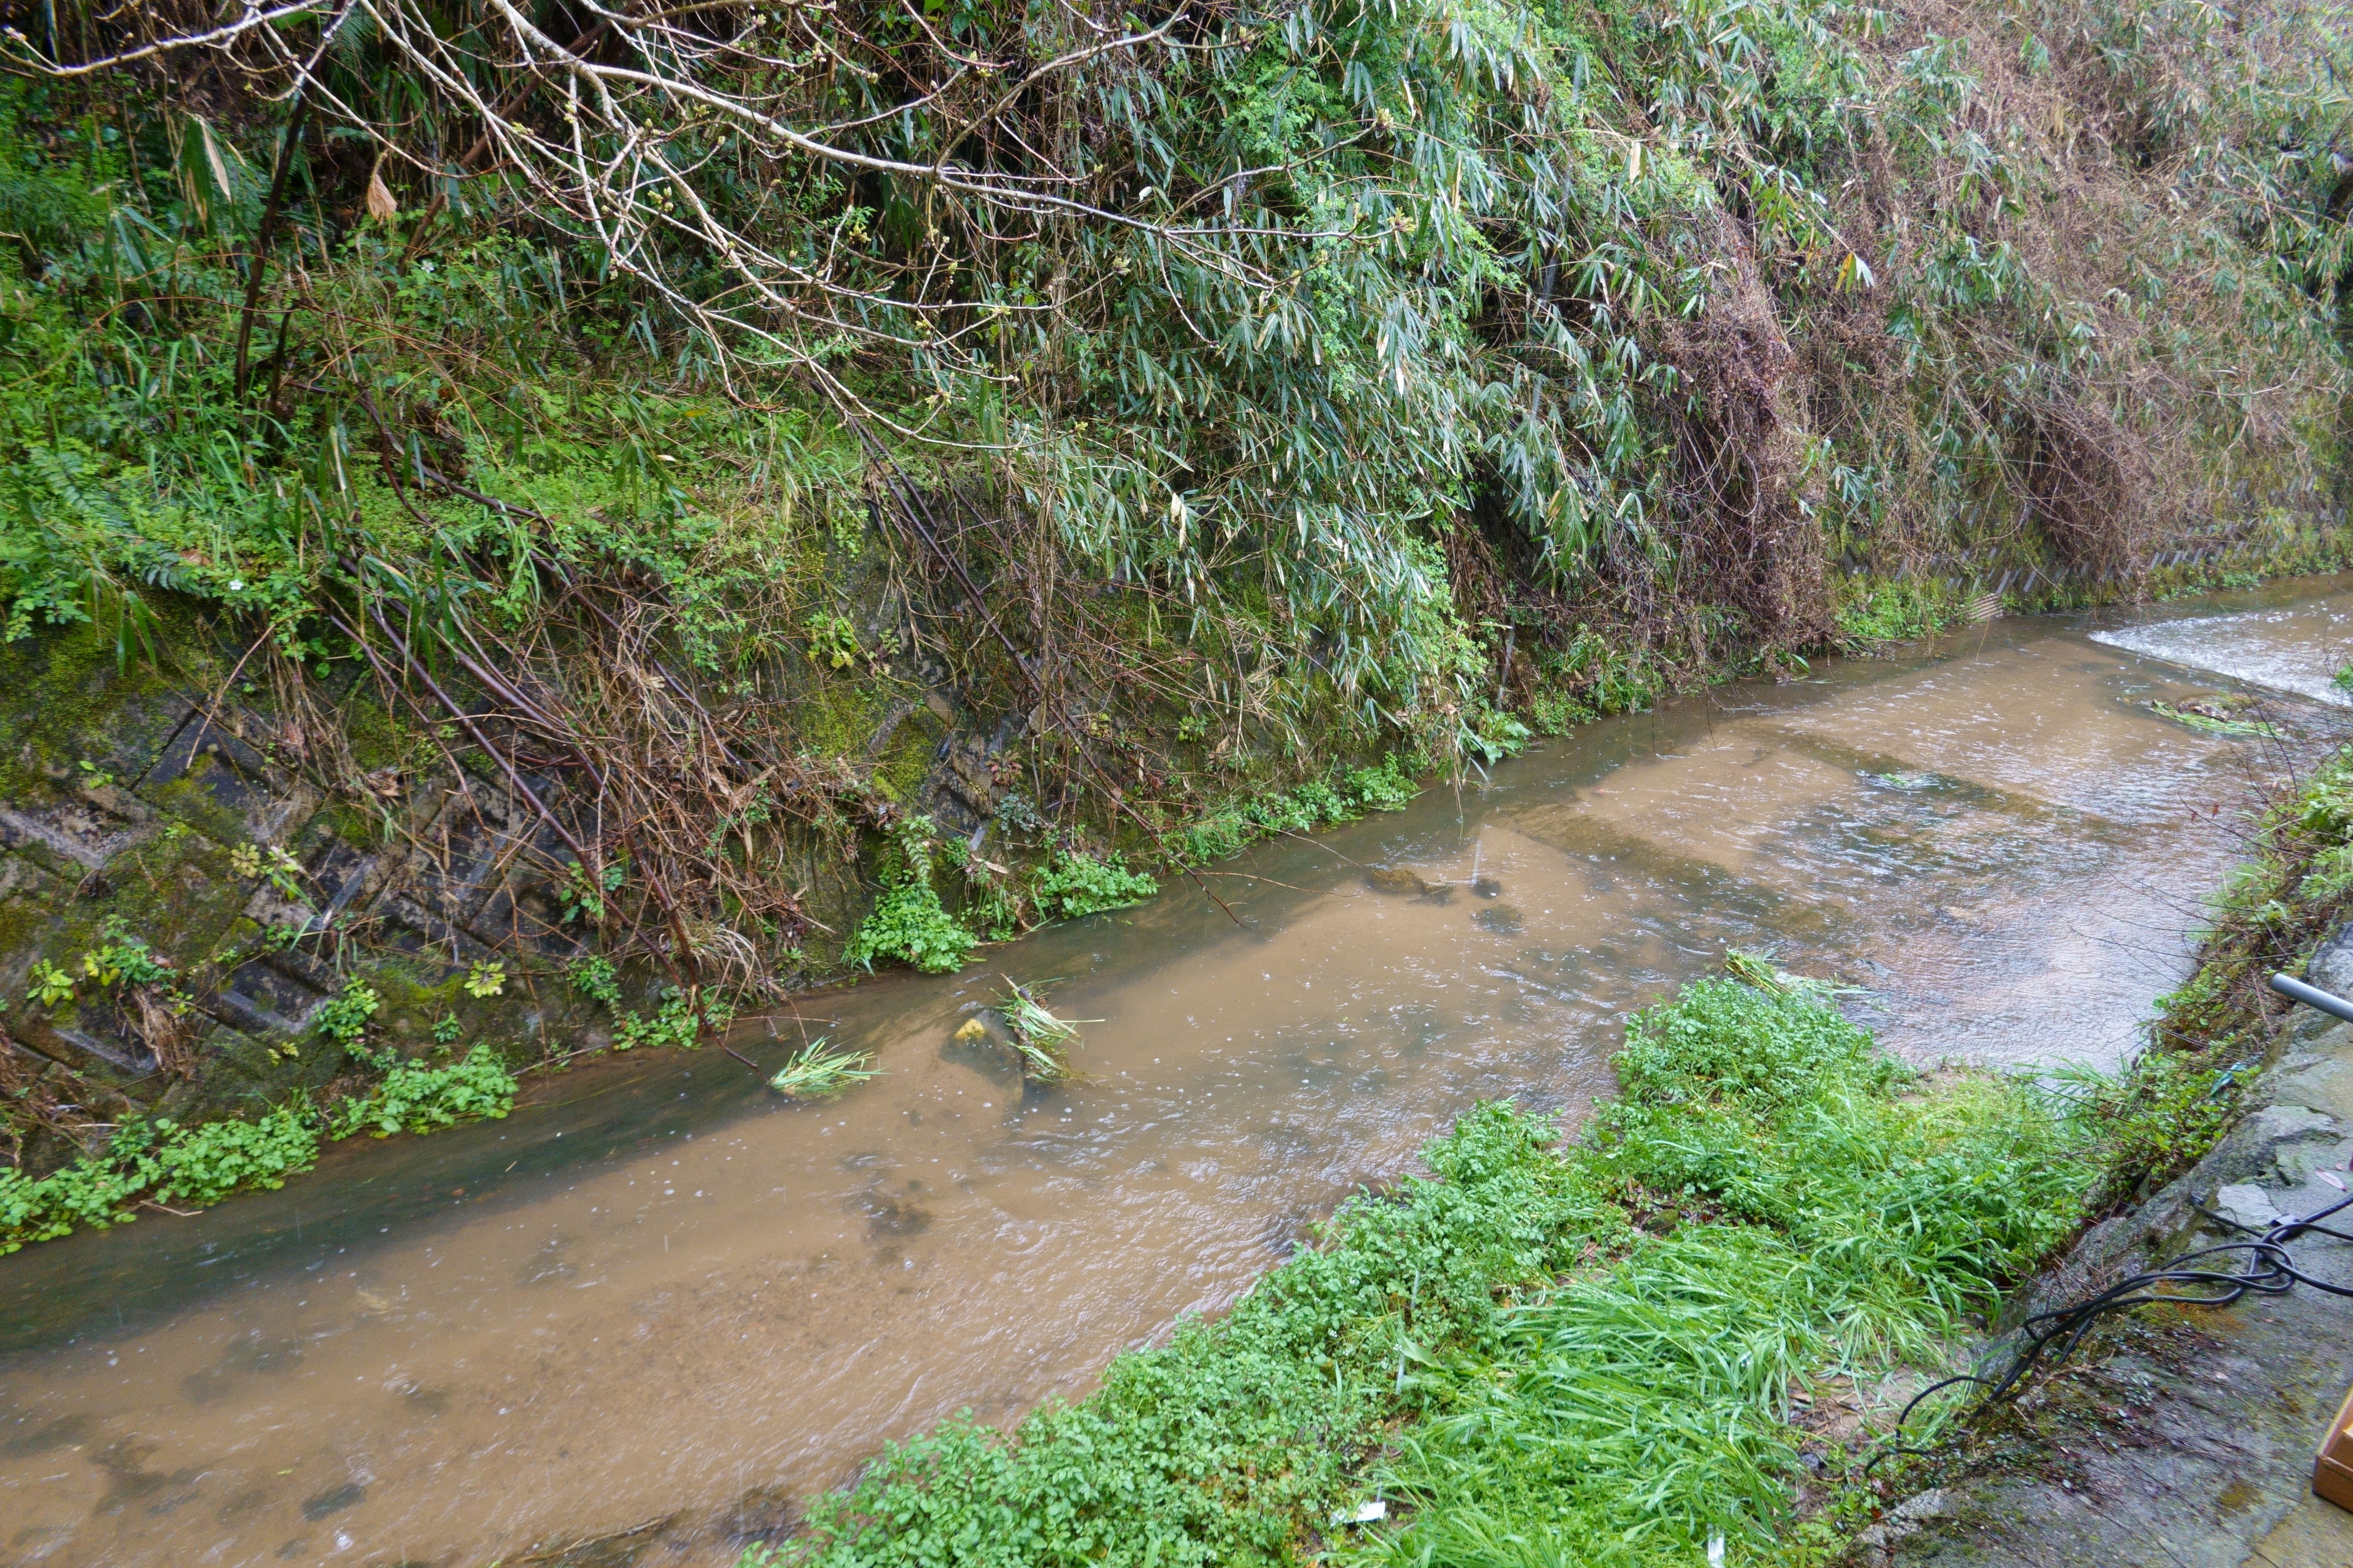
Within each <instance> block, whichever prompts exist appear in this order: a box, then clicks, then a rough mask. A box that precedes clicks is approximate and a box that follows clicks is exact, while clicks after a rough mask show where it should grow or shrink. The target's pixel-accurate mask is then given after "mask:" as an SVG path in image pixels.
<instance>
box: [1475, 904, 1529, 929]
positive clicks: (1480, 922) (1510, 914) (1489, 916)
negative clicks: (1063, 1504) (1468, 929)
mask: <svg viewBox="0 0 2353 1568" xmlns="http://www.w3.org/2000/svg"><path fill="white" fill-rule="evenodd" d="M1471 923H1472V925H1475V926H1477V927H1478V928H1479V929H1480V930H1481V931H1493V932H1494V933H1495V934H1496V935H1497V936H1517V935H1519V934H1520V927H1521V926H1522V925H1524V924H1525V923H1526V921H1525V917H1524V916H1522V915H1521V913H1520V911H1519V909H1518V906H1516V905H1514V904H1497V905H1496V906H1495V907H1494V908H1493V909H1490V910H1479V911H1478V912H1477V913H1475V914H1473V915H1472V917H1471Z"/></svg>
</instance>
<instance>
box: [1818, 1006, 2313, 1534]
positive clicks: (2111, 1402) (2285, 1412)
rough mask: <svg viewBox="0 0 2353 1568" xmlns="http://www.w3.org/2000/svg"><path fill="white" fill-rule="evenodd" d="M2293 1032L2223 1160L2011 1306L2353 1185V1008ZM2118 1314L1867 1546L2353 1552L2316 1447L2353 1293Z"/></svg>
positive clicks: (2034, 1304)
mask: <svg viewBox="0 0 2353 1568" xmlns="http://www.w3.org/2000/svg"><path fill="white" fill-rule="evenodd" d="M2348 967H2353V964H2348ZM2277 1049H2278V1054H2277V1056H2276V1058H2275V1059H2274V1062H2273V1064H2272V1065H2271V1066H2270V1067H2269V1068H2267V1069H2266V1070H2265V1071H2264V1073H2263V1076H2262V1077H2261V1078H2260V1079H2257V1080H2256V1082H2255V1084H2254V1085H2253V1087H2252V1088H2251V1089H2250V1090H2249V1092H2248V1097H2247V1103H2248V1106H2249V1108H2250V1109H2249V1110H2248V1111H2247V1113H2246V1114H2245V1115H2244V1116H2243V1117H2242V1118H2241V1120H2240V1121H2239V1122H2238V1124H2237V1125H2236V1126H2235V1127H2233V1128H2232V1130H2231V1131H2230V1132H2229V1134H2228V1135H2226V1136H2225V1137H2224V1138H2223V1139H2222V1141H2221V1142H2220V1143H2218V1144H2217V1145H2216V1146H2215V1148H2214V1149H2213V1150H2212V1151H2211V1152H2210V1153H2209V1154H2208V1155H2207V1156H2206V1158H2205V1159H2204V1160H2202V1161H2200V1163H2198V1165H2197V1167H2196V1168H2195V1169H2193V1170H2192V1171H2191V1172H2190V1173H2189V1174H2188V1175H2186V1176H2184V1177H2182V1178H2181V1179H2180V1180H2179V1181H2177V1182H2175V1183H2173V1184H2171V1185H2170V1186H2168V1187H2167V1188H2165V1189H2164V1190H2163V1191H2161V1192H2159V1193H2158V1194H2156V1195H2155V1196H2154V1197H2152V1198H2151V1199H2150V1200H2149V1201H2148V1202H2147V1203H2146V1204H2143V1205H2141V1206H2140V1207H2139V1208H2138V1209H2137V1210H2136V1211H2134V1212H2133V1213H2132V1214H2129V1215H2120V1216H2118V1217H2116V1218H2115V1219H2112V1220H2109V1221H2107V1222H2105V1224H2103V1225H2100V1226H2096V1227H2094V1229H2093V1230H2092V1231H2091V1232H2089V1233H2088V1234H2086V1235H2085V1236H2084V1238H2083V1240H2082V1241H2081V1242H2079V1243H2078V1244H2077V1246H2076V1247H2074V1248H2073V1251H2071V1252H2070V1254H2069V1255H2068V1257H2067V1258H2065V1259H2063V1261H2062V1262H2061V1263H2060V1264H2059V1265H2058V1266H2057V1267H2056V1268H2052V1270H2051V1271H2050V1272H2048V1273H2047V1274H2045V1275H2044V1276H2043V1277H2042V1279H2038V1280H2037V1281H2035V1282H2034V1284H2033V1285H2032V1286H2031V1288H2030V1289H2027V1290H2025V1291H2022V1292H2021V1293H2020V1300H2019V1301H2018V1302H2017V1303H2016V1304H2014V1305H2013V1308H2012V1310H2011V1311H2010V1313H2009V1314H2008V1315H2007V1316H2008V1318H2009V1320H2010V1321H2012V1322H2014V1321H2017V1320H2018V1319H2020V1318H2022V1317H2024V1316H2025V1315H2026V1314H2027V1313H2028V1312H2030V1311H2037V1310H2046V1309H2048V1308H2051V1307H2055V1306H2058V1305H2060V1304H2062V1303H2063V1302H2066V1301H2070V1300H2077V1299H2079V1298H2080V1297H2082V1296H2084V1295H2085V1294H2087V1293H2089V1292H2090V1291H2092V1290H2095V1289H2100V1288H2101V1287H2103V1286H2105V1285H2106V1284H2108V1283H2110V1282H2112V1281H2114V1280H2116V1279H2121V1278H2123V1277H2125V1276H2126V1275H2128V1274H2132V1273H2136V1272H2138V1271H2139V1270H2140V1269H2142V1268H2147V1267H2148V1266H2149V1265H2150V1264H2151V1263H2152V1262H2162V1261H2166V1260H2169V1259H2171V1258H2178V1257H2179V1256H2180V1255H2182V1254H2183V1253H2186V1252H2189V1251H2193V1250H2195V1249H2197V1248H2199V1247H2209V1246H2212V1245H2215V1244H2216V1243H2218V1242H2221V1241H2224V1240H2229V1239H2232V1238H2233V1234H2232V1229H2231V1226H2230V1224H2229V1222H2228V1220H2227V1219H2223V1218H2217V1217H2214V1216H2216V1215H2224V1214H2226V1213H2227V1212H2229V1211H2232V1210H2235V1211H2238V1213H2239V1215H2240V1216H2241V1217H2242V1220H2243V1221H2245V1222H2250V1223H2262V1222H2263V1219H2264V1216H2265V1215H2266V1214H2267V1213H2276V1214H2280V1215H2297V1214H2309V1213H2311V1212H2312V1211H2314V1210H2316V1209H2319V1208H2322V1207H2325V1206H2326V1205H2328V1204H2329V1203H2332V1202H2334V1201H2336V1200H2337V1199H2338V1198H2342V1197H2344V1196H2345V1195H2346V1191H2347V1189H2346V1188H2345V1187H2342V1186H2339V1185H2337V1184H2336V1182H2332V1181H2331V1180H2329V1179H2327V1176H2324V1175H2323V1174H2322V1173H2324V1172H2326V1173H2328V1174H2329V1175H2333V1176H2335V1177H2336V1178H2337V1180H2338V1181H2343V1182H2346V1183H2348V1184H2353V1170H2348V1161H2353V1025H2345V1024H2329V1023H2328V1022H2327V1020H2316V1019H2314V1018H2312V1017H2310V1016H2306V1017H2304V1018H2300V1019H2298V1020H2296V1021H2295V1023H2294V1024H2293V1025H2292V1026H2290V1027H2289V1028H2288V1029H2287V1030H2286V1031H2285V1032H2284V1035H2283V1036H2282V1037H2281V1039H2280V1042H2279V1045H2278V1047H2277ZM2348 1215H2353V1211H2348ZM2348 1229H2353V1226H2348ZM2294 1249H2295V1258H2296V1264H2297V1267H2298V1268H2301V1269H2303V1270H2304V1271H2305V1272H2306V1273H2309V1274H2311V1275H2313V1276H2315V1277H2316V1278H2318V1279H2326V1280H2329V1281H2331V1282H2333V1283H2342V1284H2346V1285H2348V1286H2353V1245H2348V1244H2347V1243H2344V1242H2339V1241H2335V1240H2332V1239H2330V1238H2328V1237H2314V1236H2307V1237H2302V1238H2300V1239H2299V1240H2298V1241H2296V1242H2295V1248H2294ZM2112 1321H2113V1322H2115V1323H2116V1329H2115V1331H2114V1332H2113V1333H2111V1334H2109V1335H2107V1336H2105V1339H2104V1341H2103V1342H2104V1343H2105V1346H2106V1347H2107V1348H2106V1349H2105V1352H2103V1353H2101V1354H2100V1355H2098V1356H2096V1357H2094V1356H2085V1357H2084V1358H2080V1359H2079V1361H2078V1363H2075V1364H2074V1365H2073V1366H2072V1367H2071V1368H2070V1369H2069V1370H2068V1371H2067V1372H2066V1373H2064V1374H2063V1375H2062V1376H2060V1377H2057V1378H2054V1379H2052V1380H2050V1381H2049V1382H2047V1383H2045V1384H2042V1386H2040V1387H2038V1388H2037V1389H2036V1390H2035V1391H2034V1392H2033V1393H2031V1394H2028V1395H2027V1396H2026V1397H2025V1398H2023V1399H2021V1401H2020V1403H2019V1405H2018V1406H2017V1408H2016V1409H2015V1411H2014V1412H2011V1413H2007V1414H2005V1415H2000V1416H1997V1417H1994V1418H1993V1419H1994V1422H1995V1424H1996V1426H1997V1427H1998V1428H2001V1430H1998V1431H1997V1433H1996V1436H1995V1437H1994V1440H1992V1441H1990V1442H1989V1443H1987V1444H1984V1445H1981V1446H1980V1447H1984V1448H1987V1449H1989V1450H1990V1451H1991V1452H1992V1453H1994V1454H1995V1455H1996V1456H1998V1457H1997V1458H1993V1459H1991V1460H1989V1461H1988V1462H1987V1463H1986V1465H1985V1467H1984V1468H1980V1469H1978V1470H1976V1471H1974V1472H1973V1473H1968V1474H1962V1475H1957V1476H1955V1477H1951V1478H1948V1479H1947V1484H1946V1485H1945V1486H1942V1487H1939V1488H1937V1489H1936V1491H1935V1492H1934V1493H1933V1494H1930V1493H1924V1494H1922V1496H1921V1498H1919V1499H1916V1500H1906V1501H1905V1502H1904V1503H1899V1504H1898V1505H1896V1506H1895V1507H1894V1508H1893V1509H1891V1510H1889V1515H1888V1519H1887V1520H1886V1521H1884V1522H1883V1524H1881V1525H1880V1526H1877V1527H1874V1529H1873V1531H1867V1532H1865V1534H1864V1535H1863V1536H1862V1537H1860V1538H1858V1539H1857V1541H1856V1542H1855V1544H1854V1549H1853V1551H1852V1552H1851V1553H1850V1557H1849V1561H1850V1562H1852V1563H1857V1564H1871V1565H1873V1568H1880V1565H1885V1568H1899V1565H1900V1568H2009V1565H2013V1564H2014V1565H2016V1568H2061V1565H2065V1568H2076V1565H2081V1568H2141V1565H2144V1564H2146V1565H2147V1568H2353V1513H2346V1512H2344V1511H2342V1510H2337V1509H2336V1508H2333V1507H2331V1506H2330V1505H2328V1504H2327V1503H2324V1502H2322V1501H2320V1500H2318V1499H2316V1498H2314V1497H2313V1496H2312V1495H2311V1477H2312V1456H2313V1452H2314V1450H2315V1449H2316V1447H2318V1446H2319V1441H2320V1437H2321V1435H2322V1429H2323V1428H2324V1427H2325V1426H2327V1423H2328V1420H2329V1418H2330V1416H2331V1415H2334V1413H2335V1412H2336V1409H2337V1404H2338V1402H2339V1401H2340V1400H2341V1399H2342V1398H2343V1397H2344V1394H2345V1389H2346V1386H2347V1384H2348V1383H2353V1300H2347V1299H2344V1298H2341V1297H2336V1296H2331V1295H2329V1294H2327V1292H2325V1291H2321V1290H2316V1289H2310V1288H2309V1287H2306V1286H2298V1287H2297V1288H2296V1289H2294V1290H2292V1291H2290V1292H2289V1293H2287V1294H2286V1295H2284V1296H2256V1297H2249V1298H2247V1299H2246V1300H2242V1301H2241V1302H2239V1303H2238V1304H2237V1305H2235V1306H2233V1307H2229V1308H2221V1309H2193V1308H2182V1309H2169V1308H2153V1309H2144V1310H2141V1311H2140V1312H2138V1313H2136V1314H2134V1315H2133V1316H2132V1317H2131V1318H2130V1319H2128V1320H2112Z"/></svg>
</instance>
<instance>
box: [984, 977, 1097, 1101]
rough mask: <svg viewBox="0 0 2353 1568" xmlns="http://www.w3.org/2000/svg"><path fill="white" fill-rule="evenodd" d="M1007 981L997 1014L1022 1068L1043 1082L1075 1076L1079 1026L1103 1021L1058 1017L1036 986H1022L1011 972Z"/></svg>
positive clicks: (999, 999) (998, 1004)
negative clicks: (1073, 1060) (1073, 1057)
mask: <svg viewBox="0 0 2353 1568" xmlns="http://www.w3.org/2000/svg"><path fill="white" fill-rule="evenodd" d="M1005 984H1006V987H1007V989H1006V990H1005V991H1004V992H1003V993H1002V994H999V995H998V996H997V998H996V1001H997V1016H999V1017H1001V1018H1003V1019H1004V1020H1005V1032H1006V1033H1007V1034H1008V1036H1010V1037H1012V1040H1013V1049H1014V1051H1015V1052H1016V1053H1017V1054H1018V1055H1019V1057H1020V1058H1021V1070H1022V1071H1023V1072H1025V1073H1027V1074H1028V1075H1029V1077H1031V1078H1033V1079H1037V1080H1038V1081H1039V1082H1040V1083H1055V1082H1059V1081H1060V1080H1061V1079H1068V1078H1071V1077H1074V1076H1076V1074H1075V1073H1074V1071H1073V1069H1072V1068H1071V1060H1070V1049H1071V1047H1072V1046H1073V1045H1076V1044H1077V1043H1078V1038H1079V1030H1078V1026H1079V1025H1081V1024H1100V1023H1102V1022H1103V1020H1102V1019H1101V1018H1058V1017H1056V1016H1054V1015H1053V1014H1052V1013H1050V1012H1049V1011H1047V1009H1046V1005H1045V1004H1044V1003H1043V1002H1042V1001H1040V1000H1039V992H1038V990H1037V988H1036V987H1035V986H1028V985H1023V984H1020V983H1019V982H1018V981H1016V980H1014V979H1013V978H1012V977H1011V976H1010V975H1008V976H1006V977H1005Z"/></svg>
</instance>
